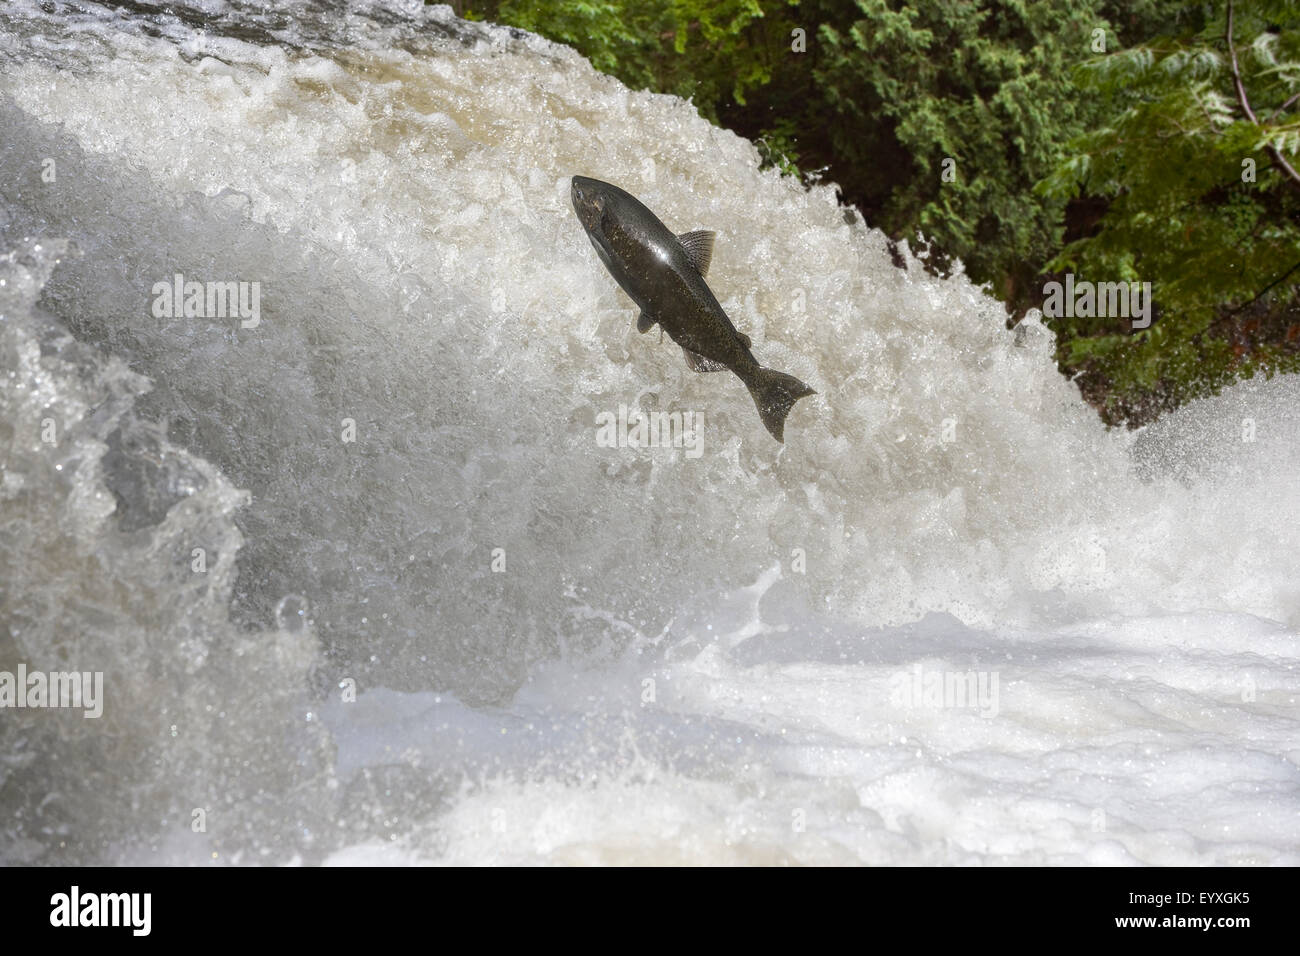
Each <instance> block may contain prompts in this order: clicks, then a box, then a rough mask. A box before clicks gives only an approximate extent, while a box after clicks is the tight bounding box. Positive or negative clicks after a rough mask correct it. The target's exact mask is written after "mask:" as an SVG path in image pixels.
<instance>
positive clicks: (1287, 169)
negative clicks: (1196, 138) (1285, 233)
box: [1226, 0, 1300, 188]
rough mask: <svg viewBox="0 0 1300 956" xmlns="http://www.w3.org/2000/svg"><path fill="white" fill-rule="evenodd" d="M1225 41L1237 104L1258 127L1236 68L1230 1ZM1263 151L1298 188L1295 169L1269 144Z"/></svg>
mask: <svg viewBox="0 0 1300 956" xmlns="http://www.w3.org/2000/svg"><path fill="white" fill-rule="evenodd" d="M1226 39H1227V41H1228V56H1229V57H1230V58H1231V60H1232V82H1233V84H1234V85H1235V86H1236V87H1237V102H1238V103H1240V104H1241V108H1242V111H1243V112H1245V114H1246V118H1247V119H1248V120H1250V122H1251V124H1252V125H1254V126H1258V125H1259V120H1258V119H1257V118H1256V117H1255V111H1254V110H1252V109H1251V108H1250V100H1248V99H1247V98H1246V87H1245V85H1244V84H1243V83H1242V82H1241V69H1240V68H1239V67H1238V66H1237V48H1236V47H1235V46H1233V44H1232V0H1228V35H1227V37H1226ZM1264 151H1265V152H1266V153H1268V155H1269V156H1270V157H1272V159H1273V162H1275V163H1277V165H1278V168H1279V169H1281V170H1282V171H1283V172H1284V173H1286V175H1287V176H1290V177H1291V179H1292V181H1294V182H1295V184H1296V187H1297V188H1300V173H1297V172H1296V171H1295V168H1294V167H1293V166H1292V165H1291V164H1290V163H1288V162H1287V161H1286V157H1284V156H1283V155H1282V154H1281V153H1280V152H1279V151H1278V149H1277V147H1276V146H1273V145H1272V144H1269V145H1268V146H1265V147H1264Z"/></svg>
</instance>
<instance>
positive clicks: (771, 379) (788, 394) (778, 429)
mask: <svg viewBox="0 0 1300 956" xmlns="http://www.w3.org/2000/svg"><path fill="white" fill-rule="evenodd" d="M745 385H746V386H747V387H748V388H749V394H750V395H753V396H754V404H755V405H757V406H758V415H759V417H760V418H761V419H763V424H764V425H765V426H767V430H768V431H769V432H771V433H772V437H773V438H775V439H776V440H777V441H779V442H784V441H785V416H787V415H789V414H790V409H791V408H793V407H794V403H795V402H797V401H799V399H801V398H803V397H804V396H805V395H816V394H817V393H816V392H814V391H813V390H812V389H811V388H809V387H808V386H807V385H805V384H804V383H803V382H801V381H799V380H798V379H797V378H795V377H794V376H793V375H786V374H785V372H778V371H776V370H775V369H770V368H762V367H760V368H759V369H758V371H757V372H755V373H754V374H753V375H752V376H750V378H749V380H748V381H746V382H745Z"/></svg>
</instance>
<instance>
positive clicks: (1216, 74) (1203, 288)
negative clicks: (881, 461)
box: [1039, 2, 1300, 424]
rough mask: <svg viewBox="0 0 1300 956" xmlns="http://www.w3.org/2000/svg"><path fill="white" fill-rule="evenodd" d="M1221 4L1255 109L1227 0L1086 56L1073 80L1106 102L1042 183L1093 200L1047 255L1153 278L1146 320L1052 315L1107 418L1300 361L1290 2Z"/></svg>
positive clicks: (1092, 271) (1071, 369)
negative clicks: (1174, 26)
mask: <svg viewBox="0 0 1300 956" xmlns="http://www.w3.org/2000/svg"><path fill="white" fill-rule="evenodd" d="M1197 6H1198V8H1199V5H1197ZM1234 13H1235V23H1234V28H1233V47H1234V48H1235V50H1236V53H1237V57H1238V67H1239V72H1240V76H1241V81H1242V89H1243V91H1244V93H1245V97H1246V102H1247V103H1248V104H1249V105H1250V107H1251V109H1252V111H1253V113H1254V114H1255V117H1256V119H1257V121H1258V122H1253V121H1252V120H1251V119H1250V118H1249V117H1248V116H1247V113H1246V109H1245V107H1244V106H1243V105H1242V103H1241V97H1240V95H1239V94H1238V92H1237V89H1236V84H1235V81H1234V77H1233V69H1232V56H1231V53H1230V51H1229V48H1228V45H1227V42H1226V34H1227V23H1226V20H1227V5H1226V4H1225V5H1222V6H1220V7H1219V9H1218V10H1216V11H1215V14H1216V15H1215V16H1213V17H1211V18H1210V19H1209V20H1207V21H1206V22H1204V23H1203V24H1202V25H1201V26H1200V27H1199V29H1196V30H1195V32H1189V33H1187V34H1186V35H1184V36H1165V37H1158V38H1155V39H1153V40H1152V41H1150V42H1148V43H1146V44H1144V45H1141V46H1137V47H1133V48H1131V49H1128V50H1124V51H1122V52H1117V53H1112V54H1109V55H1107V56H1103V57H1099V58H1097V59H1095V60H1093V61H1091V62H1089V63H1087V64H1086V65H1085V66H1083V67H1082V68H1081V69H1080V70H1079V71H1078V75H1077V77H1076V80H1077V82H1078V83H1079V84H1080V86H1081V88H1082V89H1083V90H1085V91H1086V92H1087V94H1089V95H1091V96H1094V97H1096V98H1097V100H1098V102H1100V103H1102V104H1104V107H1105V109H1104V111H1103V113H1102V114H1101V117H1102V118H1101V120H1100V121H1099V123H1098V124H1097V126H1096V127H1095V128H1094V129H1091V130H1090V131H1088V132H1087V133H1086V134H1084V135H1082V136H1080V137H1079V138H1078V139H1077V140H1076V141H1075V142H1074V143H1073V144H1072V150H1073V154H1072V155H1071V156H1070V157H1069V158H1067V159H1065V160H1064V161H1062V162H1061V163H1060V164H1058V167H1057V168H1056V169H1055V170H1054V171H1053V173H1052V174H1051V175H1050V176H1047V177H1045V179H1044V181H1043V182H1042V184H1041V185H1040V187H1039V192H1040V194H1042V195H1045V196H1049V197H1055V198H1057V199H1068V198H1072V197H1082V196H1092V197H1101V198H1102V199H1103V200H1104V201H1105V204H1106V209H1105V214H1104V215H1103V216H1102V217H1101V219H1100V222H1099V224H1098V228H1097V229H1096V231H1095V234H1092V235H1088V236H1085V237H1082V238H1079V239H1077V240H1076V241H1074V242H1071V243H1070V244H1069V245H1068V246H1066V248H1065V249H1064V250H1063V251H1062V252H1061V253H1060V254H1059V255H1057V256H1056V257H1055V258H1054V259H1053V261H1052V262H1051V264H1050V267H1051V268H1052V269H1055V270H1058V271H1060V272H1073V273H1074V274H1075V275H1076V276H1077V277H1078V278H1081V279H1092V280H1095V281H1113V280H1118V279H1130V280H1141V281H1147V282H1150V283H1152V287H1153V295H1154V298H1155V301H1156V304H1157V307H1158V310H1159V313H1158V318H1157V320H1156V322H1155V323H1154V325H1153V326H1152V327H1151V328H1149V329H1146V330H1144V331H1139V332H1136V333H1134V334H1128V331H1127V329H1126V328H1125V326H1126V325H1127V323H1125V322H1124V321H1123V320H1119V319H1106V318H1060V319H1056V320H1050V321H1051V324H1053V325H1054V326H1055V328H1056V330H1057V332H1058V340H1059V342H1060V349H1059V355H1058V358H1059V361H1060V363H1061V367H1062V369H1063V370H1064V371H1066V372H1067V373H1068V374H1071V375H1077V376H1078V378H1079V382H1080V385H1081V387H1082V388H1083V389H1084V392H1085V394H1086V395H1089V397H1091V398H1092V399H1093V400H1094V401H1095V402H1096V403H1097V404H1098V405H1099V406H1100V407H1101V408H1102V411H1103V416H1104V417H1105V418H1106V420H1107V421H1111V422H1121V421H1124V422H1128V423H1130V424H1138V423H1141V422H1145V421H1148V420H1150V419H1151V418H1152V417H1154V416H1155V415H1157V414H1159V413H1160V412H1162V411H1164V410H1167V409H1169V408H1172V407H1175V406H1176V405H1178V404H1181V403H1182V402H1184V401H1187V400H1188V399H1190V398H1194V397H1197V396H1200V395H1204V394H1207V393H1210V392H1214V391H1217V390H1218V389H1219V388H1221V387H1222V386H1223V385H1225V384H1227V383H1229V382H1231V381H1234V380H1235V379H1237V378H1240V377H1245V376H1250V375H1253V374H1256V373H1257V372H1262V373H1264V374H1267V375H1272V374H1274V373H1275V372H1279V371H1297V370H1300V295H1298V293H1297V289H1298V286H1297V283H1296V278H1297V277H1298V276H1300V178H1292V176H1291V175H1289V174H1288V173H1287V171H1286V169H1285V166H1284V165H1283V164H1284V163H1287V164H1289V165H1291V166H1292V167H1293V168H1294V167H1295V166H1296V161H1297V150H1298V149H1300V111H1298V110H1297V109H1296V104H1297V102H1300V101H1297V100H1296V99H1293V98H1294V97H1295V96H1296V94H1297V92H1300V16H1298V15H1297V12H1296V9H1295V7H1294V6H1292V5H1290V4H1286V3H1259V2H1257V3H1250V4H1237V5H1236V6H1235V8H1234ZM1188 19H1189V20H1190V19H1191V18H1188ZM1287 104H1289V105H1287ZM1284 105H1286V108H1285V109H1283V106H1284ZM1270 147H1271V148H1272V149H1273V150H1274V151H1275V152H1273V153H1270V152H1269V148H1270ZM1251 164H1253V165H1254V168H1255V181H1253V182H1251V181H1248V180H1249V178H1250V177H1249V176H1248V175H1247V174H1246V171H1247V169H1248V168H1249V167H1250V165H1251Z"/></svg>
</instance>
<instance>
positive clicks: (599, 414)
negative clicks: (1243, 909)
mask: <svg viewBox="0 0 1300 956" xmlns="http://www.w3.org/2000/svg"><path fill="white" fill-rule="evenodd" d="M0 63H3V71H2V77H0V236H2V238H3V241H2V243H0V245H2V246H3V248H2V249H0V252H3V253H7V256H6V258H4V260H3V261H2V262H0V455H2V456H3V457H0V670H4V671H9V672H16V670H17V668H18V666H19V664H23V665H24V666H26V667H27V668H28V669H29V670H41V671H47V672H48V671H60V670H74V671H87V672H94V671H101V672H103V674H104V693H103V697H104V710H103V715H102V716H101V717H99V718H97V719H86V718H85V717H83V716H82V712H81V711H72V710H54V709H46V710H38V709H23V710H18V709H5V710H0V861H3V862H9V863H14V862H169V863H180V862H217V863H231V862H233V863H254V862H265V863H281V862H289V861H294V860H301V861H304V862H309V863H315V862H326V861H328V862H336V863H346V862H356V861H380V862H462V863H463V862H475V863H480V862H499V863H500V862H730V861H738V862H802V863H818V862H866V863H901V862H907V863H914V862H943V863H969V862H976V863H978V862H1030V863H1041V862H1052V863H1056V862H1060V863H1078V862H1084V863H1254V862H1267V863H1290V864H1296V863H1297V862H1300V774H1297V768H1296V762H1297V757H1298V756H1300V749H1298V748H1300V707H1298V706H1297V693H1298V692H1300V670H1298V669H1297V666H1296V665H1297V657H1298V656H1300V651H1298V649H1297V637H1298V636H1300V573H1298V572H1300V567H1298V565H1300V560H1298V558H1297V556H1298V555H1300V485H1298V483H1297V481H1296V480H1295V475H1296V473H1297V468H1298V467H1300V428H1298V427H1297V426H1298V424H1300V387H1298V383H1297V382H1296V380H1294V379H1292V380H1274V381H1271V382H1263V383H1248V384H1245V385H1242V386H1238V387H1236V388H1234V389H1232V390H1230V391H1229V392H1227V393H1225V394H1224V395H1223V396H1221V397H1219V398H1217V399H1213V400H1209V401H1205V402H1201V403H1197V404H1195V405H1193V406H1190V407H1188V408H1186V409H1184V410H1182V411H1181V412H1179V413H1178V414H1175V415H1173V416H1170V417H1169V418H1168V419H1166V420H1165V421H1163V422H1161V423H1159V424H1157V425H1156V426H1154V427H1151V428H1149V429H1147V430H1146V431H1144V432H1142V433H1139V434H1136V435H1133V434H1125V433H1118V432H1107V431H1106V430H1105V429H1104V428H1103V427H1102V425H1101V424H1100V423H1099V422H1098V420H1097V418H1096V415H1095V414H1094V413H1093V412H1092V411H1091V410H1090V409H1088V408H1087V407H1086V406H1085V405H1084V403H1083V402H1082V401H1081V400H1080V398H1079V396H1078V393H1077V390H1076V389H1075V388H1074V386H1072V385H1071V384H1070V383H1068V382H1067V381H1065V380H1064V379H1062V378H1061V376H1060V375H1059V373H1058V372H1057V371H1056V369H1055V367H1054V365H1053V362H1052V358H1051V353H1052V345H1053V343H1052V336H1051V334H1050V333H1049V332H1047V331H1046V330H1045V329H1044V328H1043V327H1042V326H1041V325H1040V324H1039V323H1038V322H1037V321H1036V319H1035V318H1034V317H1033V316H1031V317H1030V319H1029V320H1028V321H1026V322H1025V323H1024V324H1022V325H1021V326H1020V327H1019V328H1018V329H1017V330H1016V331H1014V332H1011V331H1007V330H1006V329H1005V327H1004V322H1003V316H1002V312H1001V308H1000V306H999V305H998V304H997V303H996V302H995V301H994V300H993V299H991V298H989V297H988V296H986V295H985V294H983V293H982V292H981V291H980V290H979V289H977V288H974V287H973V286H972V285H971V284H970V283H969V282H968V281H967V280H966V279H965V278H964V277H961V276H958V277H956V278H953V279H950V280H940V279H936V278H933V277H929V276H927V275H926V274H925V273H924V271H923V270H922V269H921V268H920V267H919V265H918V263H917V261H916V260H915V259H913V258H912V257H911V253H910V252H906V250H905V256H906V258H907V260H908V262H909V264H910V267H909V268H907V269H899V268H896V267H895V266H894V265H892V264H891V258H890V252H889V250H888V248H887V245H886V241H885V239H884V237H883V236H882V235H881V234H880V233H879V232H876V231H874V230H872V229H870V228H868V227H867V226H866V225H864V224H863V223H862V222H861V220H860V219H858V218H856V217H854V216H853V215H851V214H846V212H845V210H843V209H841V208H839V207H838V206H837V204H836V202H835V197H834V193H833V190H831V189H830V188H826V187H819V188H814V189H812V190H810V191H804V190H803V189H801V188H800V187H799V186H798V185H797V184H796V183H794V182H793V181H791V180H790V179H782V178H780V177H779V176H778V175H777V173H776V172H775V171H772V170H766V171H760V170H759V169H758V156H757V153H756V151H755V149H754V148H753V146H752V145H751V144H750V143H748V142H747V141H745V140H742V139H739V138H737V137H736V136H734V135H732V134H730V133H727V132H724V131H721V130H718V129H716V128H713V127H711V126H710V125H708V124H707V123H705V122H704V121H703V120H701V119H700V118H699V117H698V116H697V115H696V113H695V112H694V110H693V108H692V107H691V106H690V105H689V104H688V103H685V102H683V101H681V100H678V99H675V98H672V97H667V96H657V95H652V94H649V93H635V92H630V91H628V90H627V89H625V88H624V87H623V86H621V85H620V84H619V83H618V82H616V81H614V80H612V79H610V78H608V77H605V76H602V75H600V74H597V73H596V72H595V71H594V70H592V69H591V67H590V66H589V65H588V64H587V63H586V61H585V60H583V59H582V58H581V57H579V56H578V55H577V54H575V53H574V52H572V51H571V50H568V49H566V48H562V47H557V46H554V45H552V44H549V43H547V42H546V41H543V40H540V39H538V38H536V37H532V36H529V35H526V34H521V33H519V32H518V31H509V30H505V29H502V28H498V27H492V26H483V25H475V24H467V23H463V22H460V21H456V20H455V19H454V18H453V17H452V15H451V13H450V11H449V10H448V9H447V8H427V9H426V8H424V7H422V6H420V5H419V4H418V3H399V4H394V3H388V4H368V5H357V4H352V5H344V4H342V3H333V4H321V3H299V4H285V5H279V6H277V7H275V8H273V9H261V8H257V7H254V6H253V5H250V4H244V3H227V2H223V0H202V2H196V3H192V4H184V3H169V4H167V5H166V7H165V8H163V7H162V6H161V5H158V6H155V5H154V4H151V3H146V2H132V3H102V4H96V3H91V2H88V0H81V2H66V3H65V2H58V0H46V2H35V0H15V2H13V3H8V4H6V5H5V7H4V8H3V10H0ZM575 173H579V174H583V175H589V176H594V177H596V178H600V179H605V180H608V181H611V182H615V183H619V184H620V185H623V186H624V187H625V188H628V189H629V190H630V191H632V192H634V193H635V194H637V195H638V196H639V197H640V198H642V199H643V200H644V201H645V202H646V203H647V204H648V205H649V206H650V207H651V208H652V209H654V210H655V211H656V212H657V213H658V214H659V215H660V216H661V217H662V218H663V219H664V220H665V221H666V222H667V223H668V224H669V225H670V226H673V227H674V228H676V229H677V230H678V231H682V232H684V231H687V230H689V229H695V228H710V229H715V230H717V231H718V239H717V245H716V249H715V254H714V260H713V266H712V270H711V273H710V281H711V285H712V287H713V289H714V291H715V292H716V293H717V295H718V298H719V300H720V301H721V302H722V304H723V305H724V307H725V308H726V309H727V310H728V312H729V314H730V315H731V317H732V319H733V321H734V322H735V323H736V325H737V326H738V327H739V328H740V329H741V330H742V331H745V332H747V333H748V334H749V335H750V336H751V337H752V338H753V340H754V350H755V353H756V354H757V355H758V356H759V358H760V359H761V360H762V361H763V362H764V364H767V365H771V366H773V367H776V368H779V369H782V370H784V371H787V372H790V373H792V374H795V375H797V376H798V377H799V378H801V379H803V380H805V381H807V382H808V383H809V384H811V385H812V386H813V387H814V388H816V389H817V391H818V395H817V396H815V397H813V398H809V399H805V400H803V401H801V402H799V403H798V405H797V406H796V407H795V410H794V411H793V412H792V414H791V416H790V418H789V421H788V422H787V427H786V444H785V445H784V446H780V445H777V444H776V443H775V442H774V441H772V439H771V438H770V437H769V436H768V435H767V433H766V431H765V430H764V429H763V427H762V425H761V424H760V422H759V421H758V416H757V414H756V413H755V410H754V406H753V402H752V401H751V399H750V398H749V396H748V394H747V393H746V391H745V389H744V387H743V386H742V385H741V384H740V382H739V381H738V380H736V379H735V378H734V377H733V376H731V375H728V374H722V375H698V374H695V373H693V372H691V371H689V370H687V369H686V367H685V365H684V363H683V361H682V357H681V352H680V350H678V349H676V348H674V347H672V345H671V343H670V342H667V341H665V342H663V343H662V344H661V343H660V342H659V341H658V335H657V333H652V334H650V335H645V336H641V335H638V334H637V333H636V331H635V328H634V324H635V309H634V308H633V307H632V306H631V304H630V302H629V301H628V300H627V299H626V298H625V297H624V296H623V295H622V293H620V292H618V291H617V289H616V287H615V286H614V284H613V282H612V281H611V280H610V278H609V276H608V275H607V274H606V273H605V271H604V269H603V267H602V266H601V265H600V263H599V262H598V260H597V259H596V256H595V254H594V253H593V252H592V250H591V248H590V246H589V244H588V242H587V240H586V237H585V236H584V234H583V232H582V229H581V228H580V227H579V225H578V223H577V220H576V219H575V217H574V215H573V212H572V210H571V208H570V207H569V189H568V185H569V177H570V176H571V175H573V174H575ZM177 274H180V275H183V276H184V277H185V280H189V281H199V282H236V283H238V282H244V283H257V284H258V285H257V287H256V288H257V291H258V294H259V300H258V310H257V313H256V316H255V319H256V321H253V319H247V320H241V317H240V316H226V317H199V316H193V315H191V316H189V317H185V316H184V315H181V316H167V315H165V314H164V315H159V314H157V313H158V312H159V308H158V307H157V301H158V299H159V295H160V293H159V292H158V290H157V289H156V285H157V284H159V283H161V284H162V286H163V287H167V286H169V285H170V284H171V283H172V282H173V281H174V276H176V275H177ZM247 288H248V289H249V290H251V289H252V288H253V287H252V286H251V285H250V286H247ZM246 301H247V300H246ZM620 406H626V407H628V408H630V409H632V410H633V414H635V411H636V410H637V409H639V410H641V411H642V412H643V413H646V414H648V413H650V412H653V411H663V412H680V413H687V412H689V413H691V415H692V417H693V418H694V420H695V421H696V422H697V423H700V430H699V432H698V440H699V444H698V445H697V446H695V447H694V448H692V447H690V446H686V447H678V448H674V447H651V448H645V447H640V448H638V447H606V446H607V444H608V443H607V442H604V441H602V440H600V436H601V430H600V427H599V426H600V423H601V422H602V421H607V420H608V416H617V415H618V413H619V408H620ZM966 691H970V692H971V694H970V695H969V696H967V695H966V693H965V692H966Z"/></svg>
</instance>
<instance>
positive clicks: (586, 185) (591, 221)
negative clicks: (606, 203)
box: [569, 176, 602, 228]
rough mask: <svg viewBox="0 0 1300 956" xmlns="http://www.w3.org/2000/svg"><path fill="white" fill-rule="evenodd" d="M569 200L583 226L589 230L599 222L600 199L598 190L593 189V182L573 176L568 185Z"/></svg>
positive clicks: (583, 177) (582, 177)
mask: <svg viewBox="0 0 1300 956" xmlns="http://www.w3.org/2000/svg"><path fill="white" fill-rule="evenodd" d="M569 198H570V200H571V201H572V202H573V209H574V212H576V213H577V214H578V218H579V219H580V220H581V221H582V223H583V225H585V226H587V227H588V228H591V227H593V226H594V225H595V224H596V223H597V222H599V221H600V212H601V209H602V201H601V200H602V197H601V193H600V190H599V189H597V188H595V181H594V180H591V179H587V178H586V177H585V176H574V177H573V179H572V180H570V183H569Z"/></svg>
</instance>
